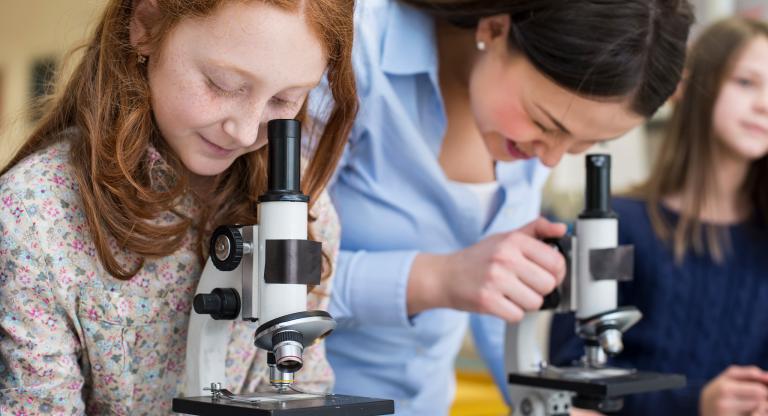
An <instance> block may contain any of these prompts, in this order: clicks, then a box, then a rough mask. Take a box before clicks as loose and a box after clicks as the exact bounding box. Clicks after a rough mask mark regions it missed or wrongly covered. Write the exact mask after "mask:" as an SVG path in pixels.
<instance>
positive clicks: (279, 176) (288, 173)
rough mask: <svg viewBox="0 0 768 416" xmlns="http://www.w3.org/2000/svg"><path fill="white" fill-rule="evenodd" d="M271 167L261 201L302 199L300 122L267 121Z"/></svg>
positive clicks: (285, 120)
mask: <svg viewBox="0 0 768 416" xmlns="http://www.w3.org/2000/svg"><path fill="white" fill-rule="evenodd" d="M267 139H268V142H269V145H268V146H269V162H268V164H269V168H268V173H267V175H268V176H267V192H266V193H265V194H263V195H261V196H260V197H259V201H301V202H306V201H307V196H306V195H303V194H302V193H301V122H299V121H298V120H288V119H283V120H271V121H270V122H269V123H268V124H267Z"/></svg>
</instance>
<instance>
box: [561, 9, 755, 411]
mask: <svg viewBox="0 0 768 416" xmlns="http://www.w3.org/2000/svg"><path fill="white" fill-rule="evenodd" d="M687 74H688V77H687V80H686V82H685V85H684V90H683V91H684V92H683V95H682V97H681V98H680V101H679V102H678V103H677V106H676V109H675V112H674V115H673V117H672V120H671V122H670V126H669V130H668V132H667V137H666V138H665V140H664V144H663V146H662V148H661V151H660V154H659V158H658V160H657V162H656V166H655V167H654V169H653V172H652V174H651V177H650V179H649V180H648V181H647V182H646V183H645V184H644V185H643V186H642V187H640V188H639V189H638V192H637V194H636V195H635V197H637V198H623V199H618V200H617V201H616V202H615V204H614V209H615V210H616V212H617V213H618V214H619V218H620V220H619V224H620V228H619V235H620V240H621V243H622V244H634V246H635V250H636V264H635V278H634V280H633V281H632V282H627V283H624V284H622V286H621V288H620V302H621V303H622V304H627V305H635V306H637V307H638V308H639V309H640V310H641V311H642V312H643V319H642V320H641V321H640V322H639V323H638V324H637V325H636V326H635V327H634V328H632V329H630V330H629V331H628V332H627V333H626V335H625V337H624V343H625V349H624V352H623V353H622V354H620V355H619V356H618V357H617V358H616V359H614V362H613V364H615V365H618V366H625V367H633V368H637V369H639V370H646V371H657V372H663V373H681V374H684V375H685V376H686V377H687V380H688V383H687V387H685V388H684V389H678V390H669V391H663V392H656V393H650V394H644V395H638V396H631V397H628V398H626V400H625V406H624V410H623V413H622V414H632V415H647V414H651V413H652V412H653V414H656V415H659V414H664V415H694V414H701V415H705V416H710V415H744V414H752V415H757V414H761V415H765V414H768V371H767V370H768V329H767V328H768V326H767V324H766V323H768V228H767V227H766V220H767V219H768V24H766V23H765V22H757V21H751V20H747V19H742V18H731V19H728V20H724V21H722V22H719V23H717V24H715V25H714V26H712V27H710V28H709V29H708V30H707V31H706V32H704V33H703V34H702V35H701V37H700V39H699V40H698V42H697V43H696V45H695V46H694V47H693V49H692V51H691V53H690V55H689V62H688V67H687ZM569 319H570V318H569ZM565 321H566V319H562V318H558V319H556V322H555V323H554V327H553V339H552V351H553V357H552V358H553V362H555V363H557V364H565V363H566V362H568V361H571V360H573V359H574V358H577V355H578V353H579V352H580V351H583V350H582V349H581V347H580V346H577V345H576V344H577V343H578V341H577V340H576V339H575V338H571V339H569V340H568V341H567V342H565V343H563V342H562V339H556V338H555V336H557V335H558V334H560V337H561V338H562V336H563V334H572V332H573V331H572V328H573V326H572V323H568V322H565Z"/></svg>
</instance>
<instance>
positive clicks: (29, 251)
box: [0, 188, 85, 415]
mask: <svg viewBox="0 0 768 416" xmlns="http://www.w3.org/2000/svg"><path fill="white" fill-rule="evenodd" d="M0 189H2V188H0ZM55 279H56V276H55V275H54V273H53V271H51V270H50V268H49V267H48V259H47V257H46V255H45V253H44V248H43V244H42V243H41V241H40V238H39V234H38V227H37V224H36V223H35V222H34V221H32V220H31V218H30V216H29V215H28V212H27V207H26V206H25V205H24V202H23V201H22V200H21V199H19V198H18V197H17V195H16V194H15V193H13V192H11V191H9V190H8V189H5V190H2V191H0V414H12V415H15V414H85V409H84V402H83V397H82V393H81V390H82V388H83V384H84V379H83V375H82V373H81V370H80V366H79V364H78V357H79V356H80V352H81V349H80V343H79V341H78V337H77V335H76V333H75V331H74V330H73V328H72V325H71V319H70V318H69V316H68V314H67V312H66V310H65V308H64V307H62V306H61V304H60V302H58V300H57V288H58V285H57V284H56V281H55Z"/></svg>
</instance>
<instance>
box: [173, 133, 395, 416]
mask: <svg viewBox="0 0 768 416" xmlns="http://www.w3.org/2000/svg"><path fill="white" fill-rule="evenodd" d="M268 138H269V161H268V177H267V180H268V186H267V191H266V192H265V193H264V194H262V195H260V196H259V200H258V201H259V204H258V225H253V224H250V225H239V224H238V225H222V226H219V227H218V228H217V229H216V230H215V231H214V232H213V235H212V237H211V241H210V250H209V255H210V256H209V258H208V260H207V262H206V264H205V268H204V269H203V274H202V276H201V278H200V282H199V283H198V287H197V292H196V295H195V298H194V305H193V306H194V311H193V312H192V314H191V316H190V323H189V332H188V334H187V355H186V378H185V383H184V386H185V387H184V397H177V398H175V399H173V410H174V411H175V412H179V413H183V414H193V415H200V416H209V415H210V416H213V415H220V414H237V415H252V416H289V415H297V414H311V415H316V416H326V415H328V416H330V415H336V414H344V415H349V416H374V415H383V414H391V413H394V402H393V401H392V400H382V399H374V398H367V397H357V396H346V395H334V394H325V393H310V392H303V391H301V390H299V389H297V388H296V387H294V386H293V382H294V375H295V374H296V372H297V371H299V370H300V369H301V367H302V366H303V363H304V361H303V352H304V348H306V347H308V346H310V345H312V344H314V343H315V342H316V341H317V340H319V339H321V338H323V337H325V336H327V335H329V334H330V333H331V332H332V331H333V329H334V328H335V327H336V321H334V320H333V318H332V317H331V315H330V314H328V312H326V311H321V310H314V311H309V310H307V293H308V292H309V290H310V287H311V286H316V285H319V284H320V280H321V269H322V250H321V244H320V243H319V242H315V241H310V240H307V234H308V233H307V225H308V223H307V218H308V202H309V197H308V196H306V195H304V194H302V193H301V190H300V149H301V125H300V123H299V122H298V121H296V120H272V121H270V122H269V124H268ZM233 320H239V321H241V322H244V323H245V324H246V325H249V326H250V327H251V328H252V330H253V333H254V337H253V343H254V345H255V346H256V347H257V348H260V349H263V350H266V351H267V365H268V367H269V382H270V384H271V385H272V386H273V387H274V388H273V389H272V390H273V391H266V392H255V393H246V394H242V395H238V394H234V393H232V392H230V391H229V390H228V389H227V388H226V387H223V386H224V384H223V383H225V382H226V381H227V379H226V374H225V368H226V360H227V356H226V355H227V346H228V345H229V343H230V341H231V338H232V330H233V325H232V321H233ZM243 365H250V363H243ZM206 390H208V391H209V392H210V393H209V394H208V395H206V393H205V391H206Z"/></svg>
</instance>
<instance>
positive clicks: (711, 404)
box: [699, 366, 768, 416]
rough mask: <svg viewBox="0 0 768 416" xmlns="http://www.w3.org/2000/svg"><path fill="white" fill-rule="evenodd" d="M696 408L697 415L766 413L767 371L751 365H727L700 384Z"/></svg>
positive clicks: (767, 397)
mask: <svg viewBox="0 0 768 416" xmlns="http://www.w3.org/2000/svg"><path fill="white" fill-rule="evenodd" d="M699 408H700V409H701V416H729V415H749V414H751V415H765V414H767V413H766V409H768V372H765V371H763V370H761V369H759V368H757V367H754V366H750V367H740V366H730V367H728V369H727V370H725V371H723V372H722V373H720V375H719V376H717V378H715V379H714V380H712V381H710V382H709V383H708V384H707V385H706V386H704V389H703V390H702V391H701V397H700V398H699Z"/></svg>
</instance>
